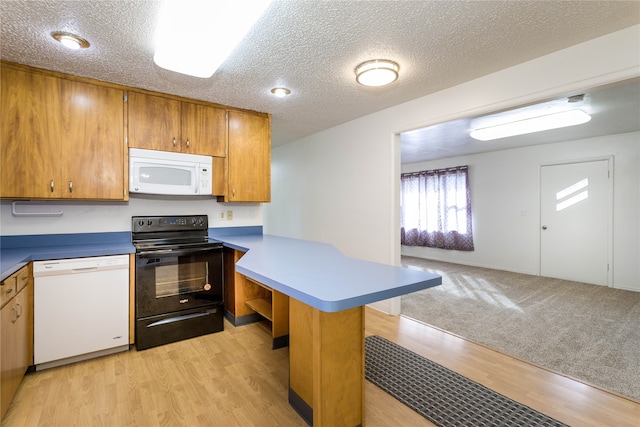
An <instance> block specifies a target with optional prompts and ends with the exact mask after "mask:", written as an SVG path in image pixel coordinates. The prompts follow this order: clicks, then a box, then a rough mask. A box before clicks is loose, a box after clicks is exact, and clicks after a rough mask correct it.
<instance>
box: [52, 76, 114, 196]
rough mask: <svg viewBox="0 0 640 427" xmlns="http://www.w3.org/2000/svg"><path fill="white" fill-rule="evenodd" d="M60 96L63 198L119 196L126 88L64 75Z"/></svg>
mask: <svg viewBox="0 0 640 427" xmlns="http://www.w3.org/2000/svg"><path fill="white" fill-rule="evenodd" d="M60 97H61V101H62V102H61V104H60V115H61V122H62V129H61V131H62V138H61V147H60V153H61V156H60V158H62V159H64V160H63V161H62V163H63V165H64V166H63V169H62V170H61V174H62V179H63V181H62V182H61V184H62V186H63V187H64V188H63V192H64V194H63V195H64V197H70V198H78V199H100V200H122V199H123V198H125V193H124V188H125V182H124V159H125V151H126V146H125V141H124V91H122V90H120V89H114V88H109V87H105V86H97V85H91V84H86V83H81V82H75V81H70V80H63V81H62V86H61V96H60Z"/></svg>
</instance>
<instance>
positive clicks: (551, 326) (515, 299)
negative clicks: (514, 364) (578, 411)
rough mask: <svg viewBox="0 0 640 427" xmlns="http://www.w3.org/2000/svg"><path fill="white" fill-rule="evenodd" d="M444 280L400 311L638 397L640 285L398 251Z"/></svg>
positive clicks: (404, 302)
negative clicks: (624, 286)
mask: <svg viewBox="0 0 640 427" xmlns="http://www.w3.org/2000/svg"><path fill="white" fill-rule="evenodd" d="M402 264H403V265H404V266H407V267H412V268H422V269H425V270H427V271H431V272H434V273H436V274H439V275H441V276H442V286H437V287H435V288H431V289H426V290H423V291H419V292H414V293H412V294H409V295H405V296H403V297H402V314H403V315H405V316H407V317H410V318H414V319H416V320H419V321H421V322H424V323H427V324H429V325H433V326H435V327H437V328H440V329H443V330H446V331H449V332H452V333H454V334H456V335H459V336H461V337H463V338H466V339H468V340H470V341H473V342H477V343H481V344H484V345H486V346H488V347H490V348H493V349H495V350H498V351H500V352H502V353H506V354H509V355H512V356H515V357H517V358H519V359H523V360H526V361H528V362H532V363H534V364H536V365H538V366H542V367H544V368H547V369H550V370H552V371H555V372H558V373H561V374H564V375H567V376H569V377H572V378H575V379H578V380H581V381H583V382H586V383H588V384H592V385H594V386H596V387H600V388H603V389H605V390H610V391H613V392H615V393H619V394H622V395H625V396H629V397H631V398H633V399H636V400H640V357H639V356H638V355H640V293H638V292H631V291H624V290H620V289H612V288H607V287H603V286H596V285H588V284H584V283H577V282H570V281H566V280H560V279H550V278H545V277H540V276H531V275H526V274H518V273H510V272H505V271H499V270H491V269H485V268H478V267H468V266H462V265H457V264H451V263H445V262H438V261H430V260H423V259H420V258H414V257H402Z"/></svg>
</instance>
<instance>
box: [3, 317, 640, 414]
mask: <svg viewBox="0 0 640 427" xmlns="http://www.w3.org/2000/svg"><path fill="white" fill-rule="evenodd" d="M365 329H366V334H368V335H370V334H376V335H380V336H383V337H385V338H387V339H390V340H392V341H395V342H397V343H399V344H400V345H402V346H404V347H406V348H408V349H410V350H412V351H414V352H416V353H419V354H422V355H423V356H425V357H428V358H430V359H431V360H433V361H435V362H437V363H440V364H441V365H443V366H446V367H448V368H449V369H452V370H454V371H456V372H459V373H461V374H462V375H465V376H467V377H468V378H470V379H472V380H474V381H477V382H479V383H482V384H484V385H485V386H487V387H490V388H492V389H494V390H496V391H498V392H499V393H502V394H504V395H506V396H508V397H510V398H512V399H514V400H517V401H519V402H521V403H523V404H525V405H528V406H530V407H532V408H534V409H537V410H539V411H541V412H543V413H545V414H547V415H549V416H552V417H554V418H556V419H558V420H560V421H562V422H565V423H567V424H569V425H572V426H607V425H609V426H617V427H620V426H634V427H637V426H638V425H640V403H638V402H633V401H630V400H628V399H625V398H621V397H618V396H615V395H612V394H609V393H607V392H604V391H601V390H598V389H595V388H592V387H589V386H587V385H584V384H581V383H579V382H576V381H573V380H570V379H568V378H565V377H562V376H559V375H555V374H553V373H550V372H547V371H545V370H543V369H540V368H536V367H534V366H532V365H530V364H527V363H525V362H521V361H518V360H516V359H513V358H511V357H508V356H504V355H501V354H499V353H497V352H494V351H492V350H489V349H487V348H485V347H482V346H478V345H475V344H472V343H470V342H468V341H465V340H463V339H461V338H458V337H456V336H453V335H450V334H447V333H444V332H442V331H440V330H438V329H435V328H431V327H429V326H426V325H423V324H420V323H419V322H415V321H413V320H411V319H407V318H403V317H391V316H387V315H385V314H382V313H380V312H378V311H376V310H374V309H370V308H367V309H366V328H365ZM270 345H271V337H270V335H269V334H268V333H267V331H266V330H265V329H264V325H260V324H252V325H247V326H242V327H239V328H234V327H233V326H231V325H230V324H229V323H225V330H224V331H223V332H220V333H216V334H212V335H207V336H204V337H199V338H194V339H191V340H187V341H182V342H178V343H173V344H169V345H165V346H161V347H157V348H153V349H149V350H145V351H142V352H138V351H135V350H131V351H128V352H125V353H120V354H116V355H111V356H105V357H102V358H100V359H94V360H90V361H85V362H80V363H76V364H73V365H68V366H63V367H59V368H53V369H49V370H44V371H40V372H35V373H31V374H28V375H27V376H26V378H25V380H24V381H23V383H22V385H21V387H20V389H19V390H18V394H17V395H16V397H15V399H14V401H13V403H12V405H11V407H10V409H9V412H8V413H7V415H6V417H5V419H4V420H3V422H2V425H3V426H5V427H14V426H21V427H22V426H73V425H76V426H114V427H115V426H118V427H120V426H122V427H124V426H160V425H162V426H225V427H226V426H305V425H306V424H305V423H304V422H303V421H302V420H301V419H300V418H299V416H298V415H297V414H296V413H295V411H294V410H293V409H292V408H291V407H290V406H289V404H288V403H287V387H288V351H287V349H286V348H284V349H280V350H275V351H274V350H270ZM365 402H366V403H365V405H366V426H368V427H382V426H431V425H433V424H431V423H429V422H428V421H426V420H425V419H424V418H422V417H421V416H420V415H418V414H417V413H415V412H413V411H412V410H411V409H409V408H407V407H406V406H405V405H403V404H402V403H400V402H398V401H397V400H395V399H394V398H392V397H391V396H389V395H388V394H386V393H385V392H383V391H381V390H380V389H378V388H377V387H376V386H374V385H372V384H371V383H369V382H367V383H366V386H365Z"/></svg>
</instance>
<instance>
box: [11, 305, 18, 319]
mask: <svg viewBox="0 0 640 427" xmlns="http://www.w3.org/2000/svg"><path fill="white" fill-rule="evenodd" d="M11 311H12V313H13V316H11V323H16V320H18V317H19V316H18V310H16V306H15V305H14V306H13V307H11Z"/></svg>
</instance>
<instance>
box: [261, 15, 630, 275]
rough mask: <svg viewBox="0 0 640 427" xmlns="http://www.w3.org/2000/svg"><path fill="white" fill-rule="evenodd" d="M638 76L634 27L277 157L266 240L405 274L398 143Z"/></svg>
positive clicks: (327, 134)
mask: <svg viewBox="0 0 640 427" xmlns="http://www.w3.org/2000/svg"><path fill="white" fill-rule="evenodd" d="M638 75H640V26H634V27H630V28H627V29H625V30H622V31H618V32H615V33H611V34H609V35H606V36H603V37H600V38H597V39H594V40H591V41H588V42H586V43H582V44H579V45H576V46H573V47H570V48H568V49H564V50H561V51H558V52H555V53H552V54H550V55H546V56H544V57H541V58H538V59H535V60H532V61H528V62H526V63H523V64H520V65H517V66H514V67H511V68H508V69H505V70H502V71H499V72H497V73H493V74H490V75H487V76H484V77H481V78H479V79H476V80H473V81H470V82H467V83H464V84H461V85H458V86H455V87H452V88H449V89H446V90H443V91H440V92H437V93H434V94H431V95H428V96H425V97H422V98H418V99H416V100H413V101H410V102H407V103H404V104H401V105H398V106H395V107H392V108H389V109H386V110H383V111H380V112H377V113H374V114H371V115H368V116H365V117H362V118H359V119H356V120H353V121H350V122H347V123H345V124H342V125H340V126H337V127H335V128H332V129H329V130H327V131H324V132H320V133H317V134H314V135H311V136H309V137H306V138H303V139H300V140H298V141H296V142H293V143H290V144H286V145H283V146H279V147H276V148H274V149H273V151H272V162H273V177H272V195H273V199H272V200H273V202H272V203H271V205H268V206H266V207H265V216H264V221H265V222H264V227H265V232H266V233H270V234H280V235H285V236H290V237H300V238H307V239H313V240H319V241H324V242H329V243H332V244H334V245H335V246H336V247H337V248H338V249H340V250H342V251H343V252H344V253H345V254H346V255H349V256H353V257H358V258H362V259H367V260H371V261H379V262H385V263H389V264H399V262H400V237H399V235H400V230H399V225H398V224H399V219H398V216H399V204H400V201H399V200H400V198H399V184H398V182H399V175H400V165H399V163H400V160H399V156H398V155H397V153H398V147H397V145H398V142H397V138H395V136H394V135H395V134H398V133H399V132H402V131H406V130H412V129H416V128H418V127H422V126H429V125H432V124H436V123H440V122H444V121H448V120H453V119H456V118H461V117H466V116H471V115H480V114H486V113H489V112H493V111H497V110H500V109H505V108H510V107H515V106H519V105H523V104H527V103H531V102H536V101H539V100H543V99H548V98H551V97H553V96H555V95H558V94H561V93H566V92H570V91H573V90H581V89H586V88H590V87H595V86H599V85H603V84H607V83H611V82H614V81H619V80H623V79H626V78H631V77H635V76H638ZM400 79H402V76H400ZM354 84H355V83H354ZM384 90H393V89H392V88H389V89H384V88H383V89H381V91H384ZM381 96H384V94H383V93H382V94H381ZM635 240H638V237H637V236H635Z"/></svg>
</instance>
